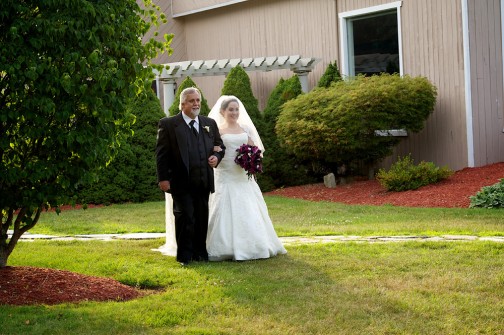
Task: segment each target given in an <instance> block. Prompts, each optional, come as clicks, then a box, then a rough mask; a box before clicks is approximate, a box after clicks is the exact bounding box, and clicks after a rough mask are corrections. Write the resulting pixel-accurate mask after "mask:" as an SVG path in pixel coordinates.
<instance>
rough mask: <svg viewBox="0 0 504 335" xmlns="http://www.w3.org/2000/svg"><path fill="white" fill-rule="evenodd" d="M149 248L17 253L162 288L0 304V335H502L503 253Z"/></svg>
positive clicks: (30, 261) (485, 249)
mask: <svg viewBox="0 0 504 335" xmlns="http://www.w3.org/2000/svg"><path fill="white" fill-rule="evenodd" d="M159 242H160V241H159V240H150V241H112V242H101V241H65V242H62V241H59V242H57V241H52V242H51V241H38V242H33V243H20V244H19V245H18V247H17V249H16V250H15V252H14V254H13V255H12V256H11V265H13V266H16V265H29V266H40V267H50V268H58V269H65V270H70V271H74V272H79V273H85V274H89V275H97V276H106V277H111V278H115V279H117V280H119V281H121V282H123V283H127V284H130V285H139V286H144V287H156V288H162V289H161V290H159V291H158V293H155V294H151V295H148V296H145V297H143V298H139V299H136V300H132V301H128V302H101V303H96V302H84V303H80V304H63V305H56V306H25V307H13V306H0V323H1V325H2V326H1V328H0V334H108V335H110V334H501V333H502V332H503V331H504V323H503V322H502V320H504V273H503V272H502V269H503V268H504V244H501V243H490V242H477V241H476V242H405V243H330V244H317V245H301V246H288V247H287V250H288V254H287V255H282V256H279V257H275V258H272V259H268V260H258V261H248V262H217V263H198V264H194V265H191V266H190V267H188V268H181V267H180V266H179V265H178V264H177V263H176V262H175V260H174V259H173V258H172V257H165V256H162V255H161V254H159V253H155V252H152V251H150V249H151V248H155V247H157V246H158V245H159Z"/></svg>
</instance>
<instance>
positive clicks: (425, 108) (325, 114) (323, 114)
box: [276, 74, 436, 166]
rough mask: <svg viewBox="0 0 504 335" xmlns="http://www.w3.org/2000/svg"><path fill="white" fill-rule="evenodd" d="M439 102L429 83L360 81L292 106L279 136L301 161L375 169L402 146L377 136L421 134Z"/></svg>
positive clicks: (388, 78) (386, 78) (382, 78)
mask: <svg viewBox="0 0 504 335" xmlns="http://www.w3.org/2000/svg"><path fill="white" fill-rule="evenodd" d="M435 102H436V88H435V87H434V86H433V85H432V84H431V83H430V82H429V81H428V80H427V79H426V78H424V77H415V78H412V77H409V76H404V77H400V76H398V75H389V74H382V75H379V76H372V77H363V76H358V77H356V78H354V79H351V80H348V81H339V82H334V83H333V84H331V86H330V87H329V88H320V87H319V88H315V89H313V90H312V91H311V92H309V93H306V94H301V95H299V96H298V97H297V98H296V99H292V100H289V101H287V102H286V103H285V104H284V105H283V108H282V112H281V113H280V116H279V118H278V122H277V123H276V132H277V135H278V138H279V139H280V140H281V142H282V143H283V145H284V146H285V148H286V149H287V150H288V151H289V152H291V153H293V154H295V155H296V156H297V158H298V159H300V160H305V159H308V160H311V161H314V160H319V161H321V162H323V163H327V164H326V165H328V166H331V165H333V166H334V165H337V166H352V165H354V163H360V162H362V163H365V164H372V163H375V162H377V161H379V160H380V159H383V158H384V157H386V156H387V155H389V154H391V153H392V148H393V147H394V146H395V145H397V143H399V140H400V139H399V138H398V137H394V136H376V133H375V131H376V130H388V129H405V130H406V131H408V132H418V131H420V130H421V129H422V128H423V127H424V124H425V120H426V119H427V118H428V117H429V115H430V114H431V113H432V111H433V109H434V105H435Z"/></svg>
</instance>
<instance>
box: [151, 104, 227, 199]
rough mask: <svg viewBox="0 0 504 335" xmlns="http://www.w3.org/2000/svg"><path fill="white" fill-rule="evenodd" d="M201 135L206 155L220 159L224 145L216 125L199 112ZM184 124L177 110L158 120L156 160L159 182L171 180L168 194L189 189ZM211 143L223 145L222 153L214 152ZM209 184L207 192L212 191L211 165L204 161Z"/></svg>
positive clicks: (187, 144) (187, 141)
mask: <svg viewBox="0 0 504 335" xmlns="http://www.w3.org/2000/svg"><path fill="white" fill-rule="evenodd" d="M198 118H199V124H200V130H199V132H200V136H201V135H202V136H203V140H204V143H205V150H206V152H207V153H208V157H210V156H211V155H215V156H216V157H217V158H218V160H219V162H220V161H221V160H222V157H224V153H225V150H226V147H225V146H224V144H223V142H222V139H221V136H220V133H219V128H218V127H217V123H216V122H215V120H213V119H211V118H209V117H206V116H203V115H199V116H198ZM187 128H188V126H187V123H186V122H185V121H184V118H183V117H182V113H181V112H180V113H178V114H177V115H175V116H172V117H164V118H162V119H161V120H159V125H158V134H157V144H156V162H157V178H158V182H159V181H163V180H168V181H170V191H169V192H170V193H172V194H177V193H183V192H187V190H188V189H189V139H188V137H187V136H188V134H189V135H190V133H189V132H188V131H187ZM214 146H219V147H221V148H222V151H221V152H214V150H213V149H214ZM207 168H208V176H209V180H208V185H209V187H210V192H212V193H213V192H214V191H215V185H214V175H213V168H211V167H210V165H208V164H207Z"/></svg>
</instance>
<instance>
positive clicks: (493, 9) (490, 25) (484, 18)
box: [468, 0, 504, 166]
mask: <svg viewBox="0 0 504 335" xmlns="http://www.w3.org/2000/svg"><path fill="white" fill-rule="evenodd" d="M468 9H469V16H468V21H469V34H470V43H471V45H470V46H471V52H470V57H471V78H472V80H471V83H472V86H471V89H472V113H473V129H474V152H475V159H474V160H475V165H476V166H481V165H486V164H490V163H495V162H502V161H504V133H503V129H504V120H503V117H504V111H503V78H502V75H503V68H502V48H501V43H500V41H502V30H501V9H500V0H487V1H479V0H470V1H468Z"/></svg>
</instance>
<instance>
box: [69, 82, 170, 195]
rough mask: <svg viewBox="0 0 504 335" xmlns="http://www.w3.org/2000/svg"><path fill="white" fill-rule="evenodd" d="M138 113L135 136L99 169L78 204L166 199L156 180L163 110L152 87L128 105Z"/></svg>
mask: <svg viewBox="0 0 504 335" xmlns="http://www.w3.org/2000/svg"><path fill="white" fill-rule="evenodd" d="M128 108H129V109H131V113H132V114H134V115H136V122H135V124H134V125H133V126H132V130H133V136H132V137H130V138H128V139H127V140H126V141H125V142H124V143H122V144H121V147H120V148H119V150H118V153H117V156H116V157H115V158H114V160H113V161H112V162H111V163H110V164H109V165H107V167H105V168H103V169H101V170H100V172H99V176H98V180H97V181H96V182H94V183H93V184H90V185H85V186H83V187H82V189H80V190H79V192H78V194H77V199H78V200H77V201H78V203H84V204H110V203H123V202H144V201H156V200H161V199H164V196H163V194H162V192H160V191H159V188H158V187H157V182H156V159H155V157H154V151H153V149H152V148H154V147H155V145H156V130H157V124H158V121H159V119H160V118H162V117H164V112H163V109H162V108H161V105H160V103H159V99H158V98H157V96H156V94H155V93H154V92H153V91H152V90H149V91H147V94H146V95H145V96H143V95H142V96H141V97H139V98H137V99H136V100H135V101H134V103H132V104H131V105H130V106H128Z"/></svg>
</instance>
